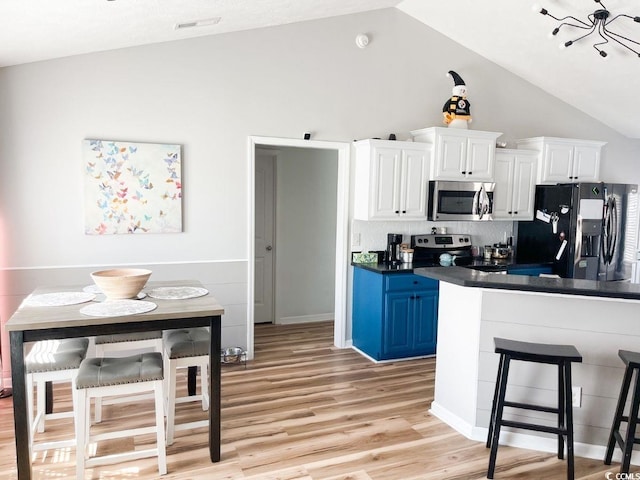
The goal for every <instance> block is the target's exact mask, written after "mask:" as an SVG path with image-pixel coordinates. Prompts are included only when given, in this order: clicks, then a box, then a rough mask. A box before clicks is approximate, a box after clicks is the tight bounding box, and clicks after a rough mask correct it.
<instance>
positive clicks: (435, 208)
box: [427, 181, 495, 221]
mask: <svg viewBox="0 0 640 480" xmlns="http://www.w3.org/2000/svg"><path fill="white" fill-rule="evenodd" d="M494 187H495V183H482V182H440V181H431V182H429V205H428V206H427V207H428V211H427V212H428V213H427V218H428V219H429V220H443V221H444V220H448V221H451V220H454V221H455V220H466V221H469V220H471V221H478V220H482V221H484V220H493V190H494Z"/></svg>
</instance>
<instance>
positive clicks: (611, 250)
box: [609, 197, 618, 263]
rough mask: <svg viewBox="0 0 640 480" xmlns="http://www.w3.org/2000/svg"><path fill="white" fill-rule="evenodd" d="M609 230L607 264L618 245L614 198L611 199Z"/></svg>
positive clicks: (616, 206) (616, 210)
mask: <svg viewBox="0 0 640 480" xmlns="http://www.w3.org/2000/svg"><path fill="white" fill-rule="evenodd" d="M610 214H611V229H612V230H613V231H612V235H611V239H610V241H609V245H610V246H609V263H611V261H612V260H613V257H614V255H615V253H616V246H617V245H618V204H617V202H616V199H615V197H612V199H611V211H610Z"/></svg>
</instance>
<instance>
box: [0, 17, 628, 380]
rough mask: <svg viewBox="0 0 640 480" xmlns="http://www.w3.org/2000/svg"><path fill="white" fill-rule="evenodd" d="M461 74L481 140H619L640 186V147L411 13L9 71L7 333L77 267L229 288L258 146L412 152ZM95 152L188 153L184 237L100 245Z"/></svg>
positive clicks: (1, 159) (617, 163)
mask: <svg viewBox="0 0 640 480" xmlns="http://www.w3.org/2000/svg"><path fill="white" fill-rule="evenodd" d="M361 32H367V33H369V34H370V35H371V39H372V40H371V42H370V44H369V46H368V47H367V48H366V49H359V48H357V46H356V45H355V42H354V39H355V36H356V35H357V34H358V33H361ZM450 69H455V70H456V71H458V72H459V73H460V74H461V75H462V76H463V78H464V79H465V81H466V83H467V85H468V86H469V89H470V101H471V102H472V105H473V112H472V113H473V116H474V122H473V124H472V125H473V128H475V129H478V130H493V131H501V132H505V136H504V137H505V138H504V139H505V140H506V141H509V142H512V141H513V140H515V139H517V138H522V137H528V136H537V135H555V136H571V137H577V138H594V139H598V140H604V141H607V142H609V145H608V147H607V152H606V154H605V158H604V160H603V169H604V171H605V175H604V177H605V179H606V180H612V181H615V180H617V181H634V182H638V183H640V170H638V169H637V159H638V158H640V142H638V141H631V140H627V139H625V138H623V137H621V136H620V135H618V134H616V133H615V132H613V131H612V130H611V129H609V128H607V127H606V126H604V125H602V124H601V123H599V122H598V121H597V120H596V119H593V118H589V117H586V116H585V115H584V114H582V113H581V112H579V111H578V110H576V109H574V108H571V107H568V106H567V105H565V104H563V103H562V102H561V101H560V100H558V99H556V98H553V97H550V96H548V95H547V94H545V93H544V92H542V91H541V90H540V89H538V88H536V87H533V86H532V85H530V84H529V83H527V82H526V81H525V80H523V79H521V78H518V77H515V76H514V75H511V74H510V73H508V72H506V71H505V70H503V69H502V68H499V67H497V66H495V65H494V64H492V63H490V62H488V61H487V60H485V59H484V58H482V57H480V56H478V55H476V54H474V53H472V52H470V51H468V50H466V49H464V48H462V47H461V46H459V45H458V44H455V43H453V42H451V41H449V40H448V39H446V38H445V37H443V36H442V35H440V34H438V33H436V32H435V31H433V30H431V29H429V28H428V27H426V26H424V25H423V24H422V23H420V22H418V21H416V20H414V19H412V18H411V17H409V16H407V15H405V14H404V13H402V12H399V11H398V10H396V9H387V10H378V11H373V12H369V13H363V14H356V15H347V16H343V17H334V18H329V19H324V20H318V21H311V22H305V23H299V24H290V25H284V26H279V27H273V28H265V29H260V30H255V31H246V32H237V33H232V34H224V35H218V36H211V37H200V38H196V39H189V40H183V41H176V42H169V43H163V44H157V45H148V46H141V47H136V48H130V49H122V50H116V51H110V52H101V53H95V54H89V55H80V56H76V57H69V58H64V59H59V60H52V61H46V62H38V63H33V64H27V65H22V66H15V67H7V68H3V69H0V225H1V226H2V227H1V231H0V255H1V256H2V259H1V260H0V266H2V267H3V268H4V278H3V279H2V282H3V285H4V287H3V288H2V291H1V292H0V316H1V317H2V318H3V320H6V318H8V316H9V315H10V314H11V313H12V312H13V309H14V308H15V306H16V301H17V299H18V298H19V297H20V295H24V294H26V293H28V291H29V290H30V289H31V288H33V287H35V286H36V285H38V284H51V283H54V282H55V281H56V280H57V279H58V277H56V275H57V273H56V272H57V270H58V269H61V268H63V267H64V266H77V267H78V268H79V269H80V271H84V270H90V269H91V268H92V267H93V266H96V265H107V264H109V265H126V264H136V263H143V264H154V265H158V264H167V265H187V266H188V265H207V266H208V267H207V268H209V269H211V270H212V271H214V272H215V274H216V275H217V274H218V272H219V271H224V269H225V268H226V266H227V264H232V265H234V266H236V265H238V262H239V264H240V265H243V266H242V267H241V271H244V272H245V275H246V262H247V231H248V220H247V208H248V206H247V199H248V198H249V193H248V188H249V187H248V181H247V179H248V175H249V173H248V171H247V165H248V162H247V138H248V136H249V135H260V136H277V137H291V138H302V135H303V133H304V132H305V131H312V132H314V139H317V140H334V141H351V140H353V139H362V138H369V137H382V138H387V136H388V134H389V133H392V132H393V133H396V135H398V138H400V139H402V138H407V137H408V136H409V131H411V130H415V129H419V128H424V127H428V126H433V125H440V124H441V108H442V104H443V103H444V101H445V100H446V99H447V98H448V97H449V96H450V93H451V87H452V84H451V81H450V79H448V78H446V76H445V73H446V72H447V71H448V70H450ZM85 138H101V139H114V140H130V141H139V142H168V143H178V144H182V145H183V147H184V148H183V172H182V173H183V183H184V203H183V207H184V208H183V211H184V218H183V226H184V232H183V233H181V234H172V235H132V236H128V235H118V236H111V237H95V236H86V235H84V233H83V225H82V221H83V212H82V198H83V196H82V188H83V187H82V171H81V159H80V151H81V142H82V140H83V139H85ZM229 239H232V241H231V242H230V241H229ZM345 261H347V259H345ZM167 262H174V263H167ZM191 262H192V263H191ZM49 267H50V268H49ZM21 268H28V269H32V270H29V272H30V273H29V275H28V278H29V279H30V281H29V282H28V283H20V290H19V291H18V292H16V291H15V289H12V288H9V287H10V286H11V285H14V284H16V282H15V280H14V277H15V275H17V274H19V273H20V272H22V271H21V270H16V269H21ZM186 270H187V271H186V273H193V274H197V273H198V272H199V269H195V268H194V269H188V268H187V269H186ZM32 273H33V275H32ZM170 274H171V272H170V271H169V272H166V275H170ZM60 278H67V277H64V276H63V277H60ZM245 278H246V277H245ZM9 291H11V292H13V293H11V294H9V293H8V292H9ZM213 293H214V294H215V293H216V292H213ZM7 295H14V296H13V297H11V298H8V297H7ZM220 300H221V301H222V299H220ZM222 303H223V305H224V302H222ZM245 304H246V301H245ZM245 307H246V305H245ZM234 322H235V320H234ZM224 335H226V334H225V333H224V332H223V341H225V340H224V338H225V337H224ZM3 343H4V344H5V345H6V335H5V338H4V342H3ZM7 354H8V349H7V348H4V349H3V356H4V358H5V362H4V365H5V366H4V369H5V371H6V370H7V363H8V362H7V361H6V360H7Z"/></svg>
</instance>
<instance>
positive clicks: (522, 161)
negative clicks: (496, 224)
mask: <svg viewBox="0 0 640 480" xmlns="http://www.w3.org/2000/svg"><path fill="white" fill-rule="evenodd" d="M537 169H538V152H536V151H534V150H507V149H501V148H498V149H496V163H495V170H494V179H495V184H496V185H495V190H494V192H493V218H494V220H533V214H534V197H535V191H536V174H537Z"/></svg>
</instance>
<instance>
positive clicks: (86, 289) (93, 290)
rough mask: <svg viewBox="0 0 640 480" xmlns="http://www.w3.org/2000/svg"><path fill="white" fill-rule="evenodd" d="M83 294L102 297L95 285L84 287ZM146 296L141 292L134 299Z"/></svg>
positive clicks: (100, 291)
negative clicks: (93, 294) (87, 293)
mask: <svg viewBox="0 0 640 480" xmlns="http://www.w3.org/2000/svg"><path fill="white" fill-rule="evenodd" d="M82 291H83V292H89V293H95V294H97V295H104V294H103V293H102V290H100V287H99V286H98V285H96V284H95V283H94V284H93V285H87V286H86V287H84V288H83V289H82ZM146 296H147V294H146V293H145V292H144V291H142V292H140V293H138V295H136V299H138V300H142V299H143V298H144V297H146Z"/></svg>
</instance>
